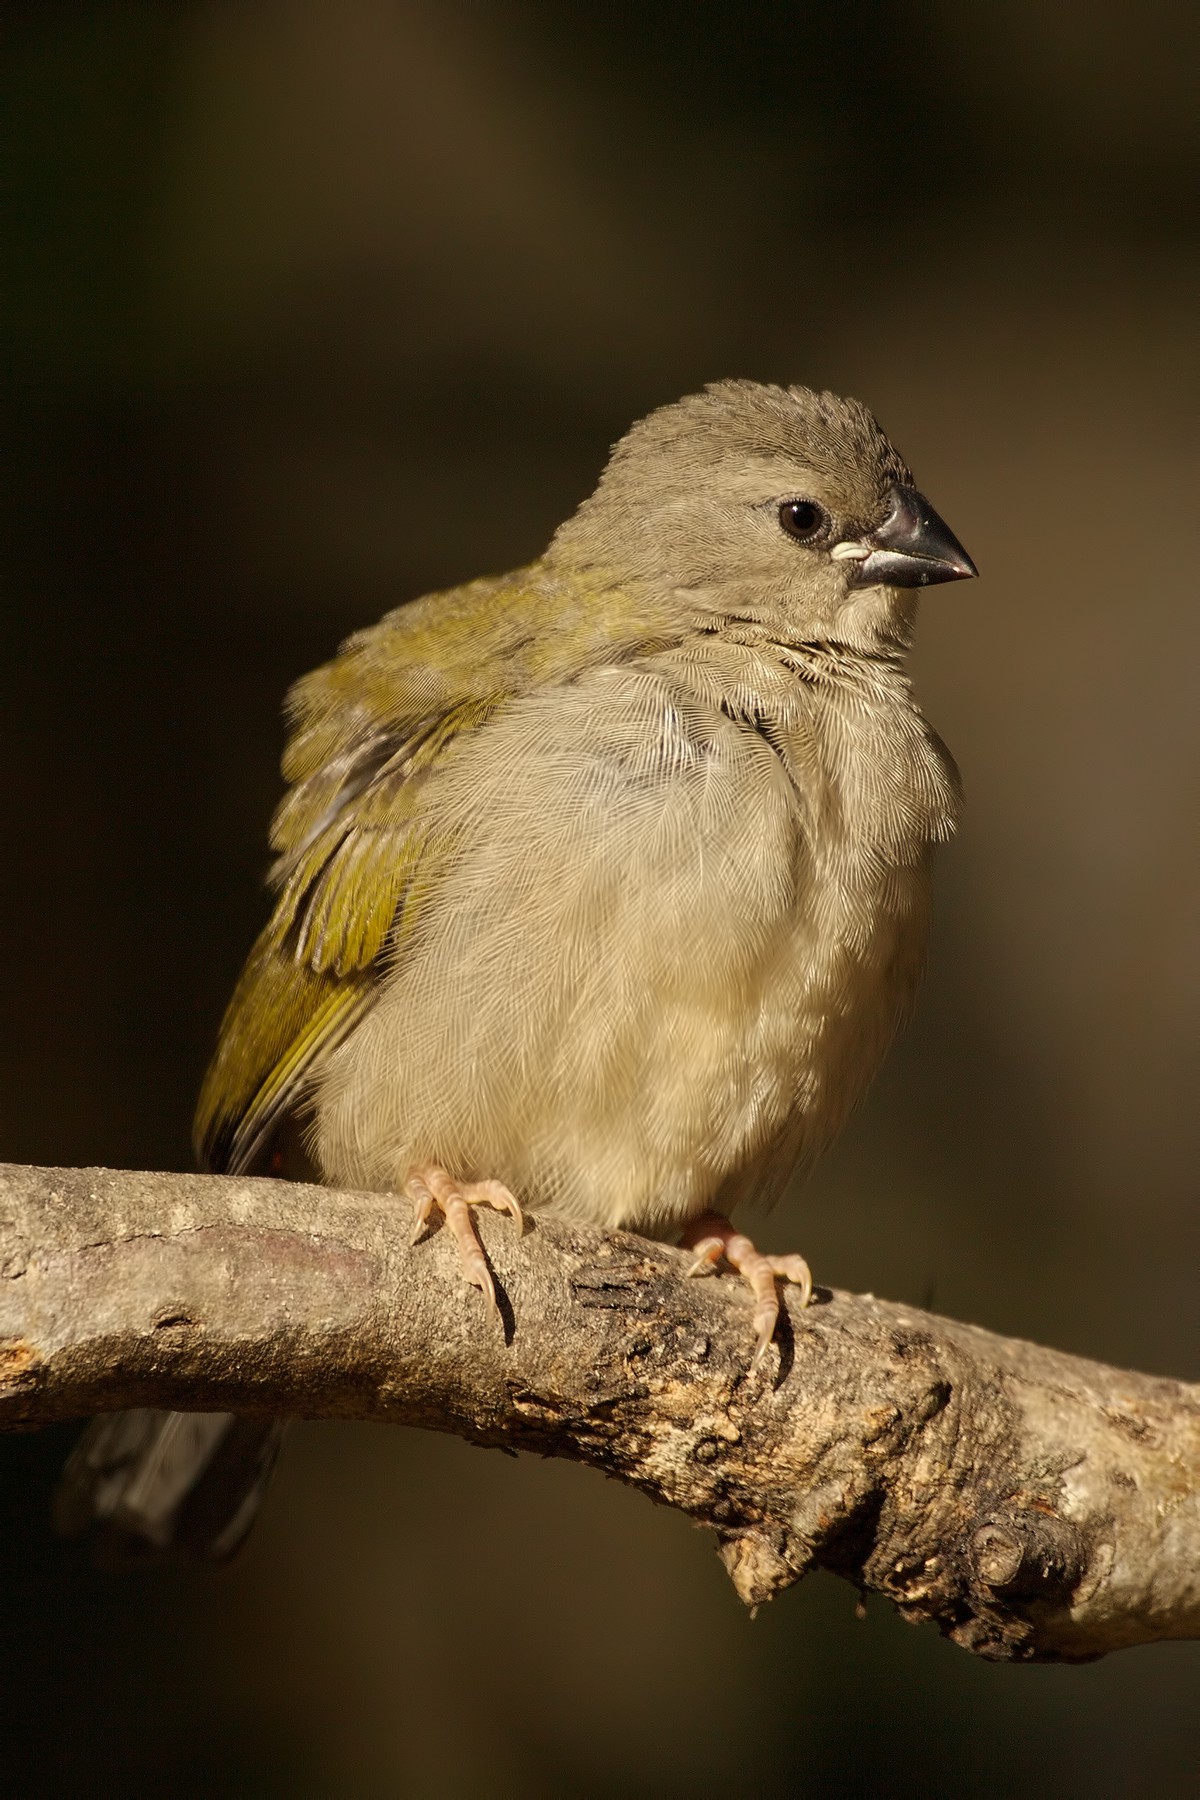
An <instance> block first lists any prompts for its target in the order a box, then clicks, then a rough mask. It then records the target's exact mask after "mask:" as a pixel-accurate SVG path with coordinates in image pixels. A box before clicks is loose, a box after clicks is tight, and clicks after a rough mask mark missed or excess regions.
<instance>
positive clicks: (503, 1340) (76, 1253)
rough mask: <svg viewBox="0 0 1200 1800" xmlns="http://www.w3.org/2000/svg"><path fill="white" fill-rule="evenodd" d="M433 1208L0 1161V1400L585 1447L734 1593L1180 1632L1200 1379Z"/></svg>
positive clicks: (580, 1231)
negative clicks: (1167, 1376) (670, 1520)
mask: <svg viewBox="0 0 1200 1800" xmlns="http://www.w3.org/2000/svg"><path fill="white" fill-rule="evenodd" d="M480 1225H481V1227H482V1230H483V1234H484V1237H485V1240H486V1244H487V1250H488V1255H489V1258H490V1259H491V1261H492V1264H493V1267H494V1270H495V1273H496V1278H497V1284H498V1287H499V1289H500V1304H501V1309H502V1313H503V1323H504V1329H503V1335H502V1333H501V1330H500V1328H499V1327H498V1326H497V1325H496V1324H495V1323H494V1321H489V1320H488V1319H487V1318H486V1317H485V1315H484V1313H483V1310H482V1307H481V1304H480V1300H479V1297H478V1296H477V1295H476V1294H475V1293H474V1292H473V1291H472V1290H470V1289H468V1288H465V1287H464V1286H463V1284H462V1282H461V1279H460V1278H459V1275H458V1273H457V1264H456V1260H455V1257H454V1252H453V1248H452V1246H451V1244H450V1242H449V1238H448V1234H446V1233H444V1232H439V1233H436V1234H435V1235H434V1237H433V1238H432V1240H429V1241H426V1242H425V1243H423V1244H419V1245H418V1246H417V1247H416V1248H415V1249H410V1248H409V1246H408V1243H407V1238H408V1217H407V1210H406V1206H405V1203H404V1202H402V1201H399V1200H397V1199H395V1198H393V1197H390V1196H387V1195H380V1194H344V1193H338V1192H335V1191H333V1190H331V1189H328V1188H319V1187H306V1186H301V1185H299V1184H296V1183H291V1182H280V1181H262V1180H250V1179H234V1178H228V1177H218V1176H202V1175H153V1174H149V1175H148V1174H127V1173H122V1172H114V1171H109V1170H102V1169H32V1168H19V1167H14V1166H6V1165H0V1426H4V1427H7V1428H9V1429H13V1428H20V1427H28V1426H34V1425H42V1424H46V1423H48V1422H49V1421H51V1420H55V1419H63V1418H72V1417H77V1416H81V1415H85V1414H88V1413H92V1412H106V1411H113V1410H116V1409H118V1408H121V1407H126V1406H165V1407H175V1408H179V1409H182V1410H184V1411H193V1412H194V1411H215V1410H228V1411H233V1412H240V1413H251V1414H263V1413H280V1414H295V1415H300V1416H303V1417H305V1418H332V1417H339V1418H359V1419H378V1420H389V1421H392V1422H395V1423H399V1424H412V1425H425V1426H432V1427H435V1428H437V1429H439V1430H442V1431H450V1432H454V1433H456V1434H457V1435H459V1436H460V1437H464V1438H467V1439H470V1440H471V1441H472V1442H474V1443H479V1444H492V1445H504V1446H507V1447H511V1448H525V1449H530V1450H536V1451H538V1452H540V1453H541V1454H548V1455H553V1456H566V1457H571V1458H573V1459H575V1460H576V1461H579V1462H585V1463H590V1464H592V1465H594V1466H595V1467H597V1468H600V1469H603V1470H604V1471H605V1472H606V1473H608V1474H610V1475H616V1476H618V1477H619V1478H620V1479H621V1480H623V1481H627V1482H629V1483H631V1484H632V1485H633V1486H635V1487H639V1488H641V1489H642V1490H643V1491H644V1492H645V1493H648V1494H650V1495H651V1496H652V1497H653V1498H654V1499H657V1500H660V1501H665V1502H666V1503H667V1504H668V1505H671V1506H675V1507H678V1508H679V1509H680V1510H681V1511H683V1512H685V1513H688V1514H690V1515H691V1517H692V1518H694V1519H696V1520H697V1521H699V1522H701V1523H703V1524H705V1525H708V1526H710V1527H711V1528H712V1529H713V1530H714V1531H715V1532H716V1533H717V1537H718V1539H719V1543H720V1553H721V1556H722V1558H723V1560H724V1562H725V1565H726V1567H727V1569H728V1570H729V1573H730V1575H731V1576H732V1578H733V1582H734V1585H735V1587H736V1588H737V1591H738V1593H739V1594H740V1595H741V1596H742V1598H743V1599H744V1600H745V1601H747V1602H748V1603H749V1604H751V1605H757V1604H758V1603H760V1602H761V1601H763V1600H766V1599H769V1598H770V1597H771V1596H772V1595H773V1594H774V1593H775V1592H777V1591H778V1590H779V1589H780V1588H783V1587H786V1586H788V1585H789V1584H790V1583H791V1582H793V1581H796V1580H798V1579H799V1577H800V1576H801V1575H803V1574H804V1573H805V1571H806V1570H807V1569H809V1568H811V1567H814V1566H822V1567H825V1568H829V1569H833V1570H835V1571H836V1572H837V1573H838V1574H841V1575H844V1576H846V1577H847V1578H849V1579H850V1580H851V1581H853V1582H855V1583H856V1584H857V1585H859V1586H860V1587H862V1588H864V1589H868V1588H869V1589H874V1590H876V1591H878V1592H880V1593H883V1594H886V1595H887V1596H888V1597H889V1598H890V1599H891V1600H893V1601H894V1602H895V1603H896V1605H897V1606H898V1607H899V1608H900V1610H901V1612H903V1613H904V1614H905V1615H906V1616H907V1617H909V1618H911V1619H932V1620H933V1621H934V1622H935V1623H936V1624H937V1625H938V1627H939V1628H940V1629H941V1630H942V1631H943V1632H944V1633H945V1634H946V1635H947V1636H949V1637H951V1638H953V1639H954V1640H955V1642H957V1643H959V1644H962V1645H963V1646H965V1647H966V1648H967V1649H969V1650H972V1651H974V1652H976V1653H977V1654H979V1655H983V1656H988V1657H993V1658H1000V1659H1067V1660H1082V1659H1086V1658H1090V1657H1096V1656H1101V1655H1103V1654H1104V1653H1105V1652H1106V1651H1109V1650H1113V1649H1117V1648H1119V1647H1121V1646H1123V1645H1127V1644H1135V1643H1143V1642H1147V1641H1150V1640H1153V1639H1160V1638H1172V1637H1176V1638H1178V1637H1192V1636H1200V1388H1195V1387H1187V1386H1184V1385H1183V1384H1181V1383H1179V1382H1174V1381H1165V1380H1156V1379H1153V1378H1151V1377H1149V1376H1145V1375H1136V1374H1128V1373H1125V1372H1122V1371H1119V1370H1116V1369H1109V1368H1105V1367H1103V1366H1101V1365H1100V1364H1098V1363H1091V1362H1086V1361H1084V1360H1082V1359H1081V1358H1078V1357H1073V1356H1065V1355H1062V1354H1060V1353H1059V1352H1057V1351H1053V1350H1044V1349H1040V1348H1038V1347H1037V1346H1035V1345H1032V1344H1026V1343H1023V1342H1021V1341H1019V1340H1016V1339H1009V1338H1000V1337H995V1336H993V1335H992V1334H991V1333H989V1332H986V1331H981V1330H978V1329H976V1328H975V1327H973V1326H969V1325H958V1324H954V1323H952V1322H951V1321H949V1320H946V1319H940V1318H936V1317H934V1316H932V1315H930V1314H928V1313H921V1312H917V1311H916V1310H914V1309H913V1308H911V1307H906V1306H895V1305H890V1304H886V1303H884V1302H882V1301H878V1300H875V1299H872V1298H870V1297H863V1296H855V1295H851V1294H842V1293H830V1292H828V1290H824V1291H821V1290H819V1291H818V1295H817V1298H816V1300H815V1302H814V1304H813V1305H812V1306H811V1307H810V1308H809V1309H808V1310H807V1311H800V1310H798V1309H797V1308H796V1307H795V1305H794V1304H792V1305H791V1306H790V1307H789V1309H788V1310H787V1311H786V1312H785V1314H784V1315H783V1317H782V1320H781V1329H780V1334H779V1338H778V1340H777V1346H776V1349H774V1350H772V1352H771V1353H770V1355H769V1357H768V1359H767V1363H766V1365H765V1367H764V1368H762V1369H760V1370H758V1371H752V1370H751V1368H750V1349H751V1344H750V1326H749V1306H750V1300H749V1295H748V1293H747V1292H746V1291H745V1290H744V1289H743V1288H742V1287H741V1285H740V1284H739V1283H738V1282H737V1281H735V1280H732V1279H728V1278H724V1279H721V1278H709V1279H706V1280H694V1281H689V1280H686V1279H684V1270H685V1268H686V1266H687V1259H686V1258H685V1256H684V1255H683V1254H682V1253H681V1252H680V1251H677V1250H674V1249H672V1248H670V1247H668V1246H666V1245H663V1244H658V1243H650V1242H648V1241H646V1240H644V1239H641V1238H637V1237H633V1236H630V1235H629V1234H627V1233H615V1234H613V1235H611V1236H605V1235H604V1234H603V1233H602V1232H600V1231H596V1230H592V1229H590V1228H584V1227H581V1226H574V1225H564V1224H560V1223H553V1222H550V1221H542V1220H539V1221H536V1222H535V1223H534V1224H533V1225H532V1226H531V1228H530V1229H528V1230H527V1232H526V1234H525V1236H524V1238H521V1239H519V1238H518V1237H517V1235H516V1232H515V1229H514V1227H513V1226H512V1224H511V1222H510V1221H508V1220H505V1219H501V1218H499V1217H498V1216H496V1215H490V1214H485V1215H484V1217H483V1218H482V1219H481V1220H480Z"/></svg>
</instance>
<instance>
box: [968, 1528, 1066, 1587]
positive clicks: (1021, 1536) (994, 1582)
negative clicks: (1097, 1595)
mask: <svg viewBox="0 0 1200 1800" xmlns="http://www.w3.org/2000/svg"><path fill="white" fill-rule="evenodd" d="M970 1554H971V1564H972V1567H973V1569H974V1571H975V1575H976V1577H977V1579H978V1580H979V1582H980V1583H981V1584H982V1585H983V1586H984V1587H985V1588H987V1589H989V1590H990V1591H991V1593H993V1594H996V1595H1002V1596H1004V1598H1006V1599H1010V1600H1065V1599H1067V1598H1068V1597H1069V1596H1070V1595H1071V1594H1072V1593H1073V1592H1074V1590H1075V1588H1076V1587H1077V1586H1078V1585H1079V1582H1080V1579H1081V1578H1082V1575H1083V1572H1084V1568H1085V1566H1086V1552H1085V1548H1084V1544H1083V1540H1082V1538H1081V1535H1080V1533H1079V1532H1078V1530H1077V1529H1076V1527H1075V1526H1074V1525H1072V1524H1071V1522H1070V1520H1069V1519H1064V1518H1063V1517H1062V1516H1061V1515H1060V1514H1057V1513H1049V1512H1045V1511H1042V1510H1037V1511H1034V1510H1030V1509H1022V1510H1020V1511H1014V1512H1011V1513H1008V1514H1006V1515H1004V1516H1002V1517H998V1518H992V1519H989V1520H988V1521H987V1522H986V1524H983V1525H981V1526H980V1527H979V1529H978V1530H977V1531H976V1532H975V1535H974V1536H973V1537H972V1539H971V1552H970Z"/></svg>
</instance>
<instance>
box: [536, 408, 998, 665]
mask: <svg viewBox="0 0 1200 1800" xmlns="http://www.w3.org/2000/svg"><path fill="white" fill-rule="evenodd" d="M549 554H550V558H551V560H552V561H555V562H559V563H563V564H566V565H568V566H570V567H571V568H573V569H574V570H577V571H578V570H589V571H594V572H595V573H596V574H597V575H599V576H602V577H603V578H604V579H605V580H607V581H610V582H614V583H619V584H622V585H625V584H637V585H642V586H645V587H646V588H647V589H649V590H650V591H652V592H653V593H654V594H655V595H657V596H663V595H666V594H670V595H672V596H674V597H677V598H678V600H679V602H680V603H681V604H683V605H684V606H686V607H687V608H688V609H690V610H695V611H698V612H699V613H700V614H701V615H704V614H712V615H713V617H714V619H715V620H718V621H719V620H721V619H728V620H738V621H741V620H744V621H747V622H752V623H754V624H756V625H759V626H761V627H763V628H764V629H765V630H766V631H767V632H771V631H772V630H779V631H781V632H783V633H785V634H786V636H787V637H788V638H790V639H793V640H805V641H812V642H825V643H834V644H841V645H845V646H846V647H847V648H849V649H852V650H858V651H865V652H872V651H878V650H880V649H892V648H897V647H903V646H904V645H906V644H907V642H908V640H909V637H910V635H911V630H912V623H913V618H914V615H915V610H916V594H917V591H918V590H919V589H920V588H922V587H928V586H930V585H932V584H933V583H934V582H941V581H959V580H962V579H963V578H965V577H967V576H970V575H974V574H975V573H976V569H975V565H974V563H973V562H972V561H971V558H970V557H969V556H968V555H967V553H966V551H965V550H964V549H963V547H962V545H961V544H960V543H959V542H958V539H957V538H956V537H955V536H954V534H953V532H952V531H951V530H950V528H949V527H948V526H947V525H946V524H945V523H944V522H943V521H942V520H941V519H940V518H939V517H938V515H937V513H936V512H934V510H933V508H932V506H930V504H929V502H928V501H927V500H926V499H925V498H924V496H923V495H922V494H920V493H919V492H918V491H917V489H916V487H915V485H914V483H913V478H912V475H911V473H910V471H909V469H908V467H907V465H906V464H905V462H904V461H903V459H902V457H901V456H900V455H899V454H898V452H897V451H896V450H895V449H894V448H893V446H892V445H891V443H890V442H889V441H888V439H887V438H886V437H885V436H884V433H883V432H882V430H881V429H880V427H879V425H878V424H877V423H876V421H875V419H874V418H873V417H872V415H871V414H870V413H869V412H868V411H867V409H866V407H865V406H862V405H861V404H860V403H859V402H858V401H857V400H843V399H840V398H839V397H838V396H837V395H836V394H829V393H822V394H818V393H814V392H812V390H811V389H809V388H803V387H791V388H781V387H768V386H764V385H763V384H761V383H759V382H753V381H721V382H714V383H713V384H711V385H710V386H709V387H707V388H705V390H704V391H703V393H700V394H693V395H691V396H689V397H688V398H687V399H684V400H680V401H677V402H676V403H675V404H674V405H671V406H663V407H660V408H659V409H658V411H656V412H653V413H651V414H650V415H649V417H648V418H645V419H642V420H641V421H640V422H639V423H638V424H636V425H634V426H633V428H632V429H631V430H630V431H629V432H627V433H626V435H625V436H624V437H623V438H622V439H621V441H620V443H618V444H617V446H616V448H615V449H614V451H613V453H612V457H611V459H610V461H609V464H608V467H607V468H606V469H605V471H604V474H603V476H602V477H601V479H600V483H599V485H598V487H597V488H596V491H595V493H594V494H592V495H591V496H590V497H589V498H588V499H587V500H585V501H584V503H583V505H582V506H581V507H580V508H579V510H578V512H577V513H576V514H575V515H574V517H573V518H571V519H569V520H568V521H567V522H566V524H565V525H563V526H562V527H561V528H560V529H559V531H558V532H557V534H556V536H555V538H554V542H553V544H552V545H551V549H550V553H549Z"/></svg>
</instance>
